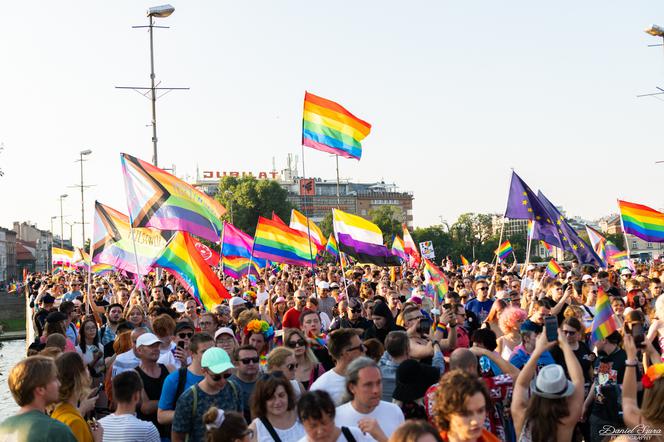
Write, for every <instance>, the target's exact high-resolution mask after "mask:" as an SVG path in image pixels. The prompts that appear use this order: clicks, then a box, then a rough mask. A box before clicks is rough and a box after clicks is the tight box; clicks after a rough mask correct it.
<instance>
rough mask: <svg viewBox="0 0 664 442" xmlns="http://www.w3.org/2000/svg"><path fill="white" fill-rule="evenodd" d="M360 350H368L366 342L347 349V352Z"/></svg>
mask: <svg viewBox="0 0 664 442" xmlns="http://www.w3.org/2000/svg"><path fill="white" fill-rule="evenodd" d="M358 350H359V351H361V352H365V351H366V350H367V347H366V345H364V344H360V345H358V346H356V347H350V348H347V349H346V351H347V352H351V351H358Z"/></svg>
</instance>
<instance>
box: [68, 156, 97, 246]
mask: <svg viewBox="0 0 664 442" xmlns="http://www.w3.org/2000/svg"><path fill="white" fill-rule="evenodd" d="M91 153H92V151H91V150H90V149H85V150H82V151H80V152H79V156H80V159H79V161H80V162H81V232H82V234H81V247H83V248H84V247H85V200H84V199H83V189H84V187H85V186H83V161H84V160H83V157H84V156H86V155H90V154H91ZM73 245H74V239H73V238H72V246H73Z"/></svg>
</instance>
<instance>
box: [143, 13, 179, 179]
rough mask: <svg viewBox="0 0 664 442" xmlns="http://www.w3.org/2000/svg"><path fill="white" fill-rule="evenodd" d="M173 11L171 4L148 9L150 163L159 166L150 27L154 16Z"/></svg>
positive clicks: (152, 47)
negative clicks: (150, 112) (150, 123)
mask: <svg viewBox="0 0 664 442" xmlns="http://www.w3.org/2000/svg"><path fill="white" fill-rule="evenodd" d="M174 11H175V8H174V7H173V6H171V5H161V6H153V7H152V8H150V9H148V18H149V19H150V26H149V28H150V90H151V92H152V95H151V101H152V149H153V152H152V164H153V165H155V166H157V167H159V163H158V161H157V93H156V90H155V85H154V80H155V75H154V40H153V38H152V29H153V28H154V18H155V17H159V18H164V17H168V16H169V15H171V14H172V13H173V12H174Z"/></svg>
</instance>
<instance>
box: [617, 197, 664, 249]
mask: <svg viewBox="0 0 664 442" xmlns="http://www.w3.org/2000/svg"><path fill="white" fill-rule="evenodd" d="M618 208H619V209H620V216H621V217H622V223H623V227H624V229H625V233H631V234H632V235H634V236H638V237H639V238H641V239H642V240H644V241H649V242H664V213H661V212H658V211H657V210H655V209H651V208H650V207H648V206H644V205H641V204H636V203H629V202H627V201H621V200H618Z"/></svg>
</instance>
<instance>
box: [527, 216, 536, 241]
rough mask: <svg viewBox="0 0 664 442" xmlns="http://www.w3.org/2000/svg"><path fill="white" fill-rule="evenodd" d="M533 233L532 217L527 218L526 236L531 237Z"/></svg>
mask: <svg viewBox="0 0 664 442" xmlns="http://www.w3.org/2000/svg"><path fill="white" fill-rule="evenodd" d="M533 233H535V223H533V220H532V219H529V220H528V238H531V239H532V237H533Z"/></svg>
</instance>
